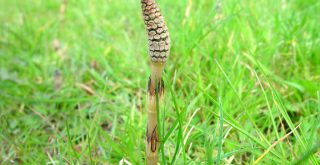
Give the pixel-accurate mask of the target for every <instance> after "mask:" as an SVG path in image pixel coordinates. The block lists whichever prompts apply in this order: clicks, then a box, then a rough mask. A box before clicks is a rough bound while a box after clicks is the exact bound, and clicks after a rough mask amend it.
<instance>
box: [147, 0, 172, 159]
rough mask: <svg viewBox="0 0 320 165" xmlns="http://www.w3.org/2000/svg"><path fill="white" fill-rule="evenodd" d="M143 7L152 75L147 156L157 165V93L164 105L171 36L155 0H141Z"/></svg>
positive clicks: (149, 86)
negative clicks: (165, 68) (165, 70)
mask: <svg viewBox="0 0 320 165" xmlns="http://www.w3.org/2000/svg"><path fill="white" fill-rule="evenodd" d="M141 8H142V13H143V18H144V24H145V27H146V30H147V34H148V46H149V47H148V48H149V57H150V60H151V75H150V78H149V83H148V93H147V114H148V121H147V122H148V123H147V133H146V158H147V164H148V165H156V164H157V161H158V149H159V142H160V139H159V136H158V123H157V110H156V107H157V105H156V104H157V99H156V95H157V94H158V99H159V102H158V104H159V105H162V103H163V95H164V84H163V80H162V72H163V69H164V66H165V64H166V62H167V59H168V56H169V52H170V38H169V32H168V28H167V26H166V24H165V21H164V18H163V16H162V14H161V12H160V9H159V6H158V5H157V4H156V2H155V0H141ZM159 107H160V106H159Z"/></svg>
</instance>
